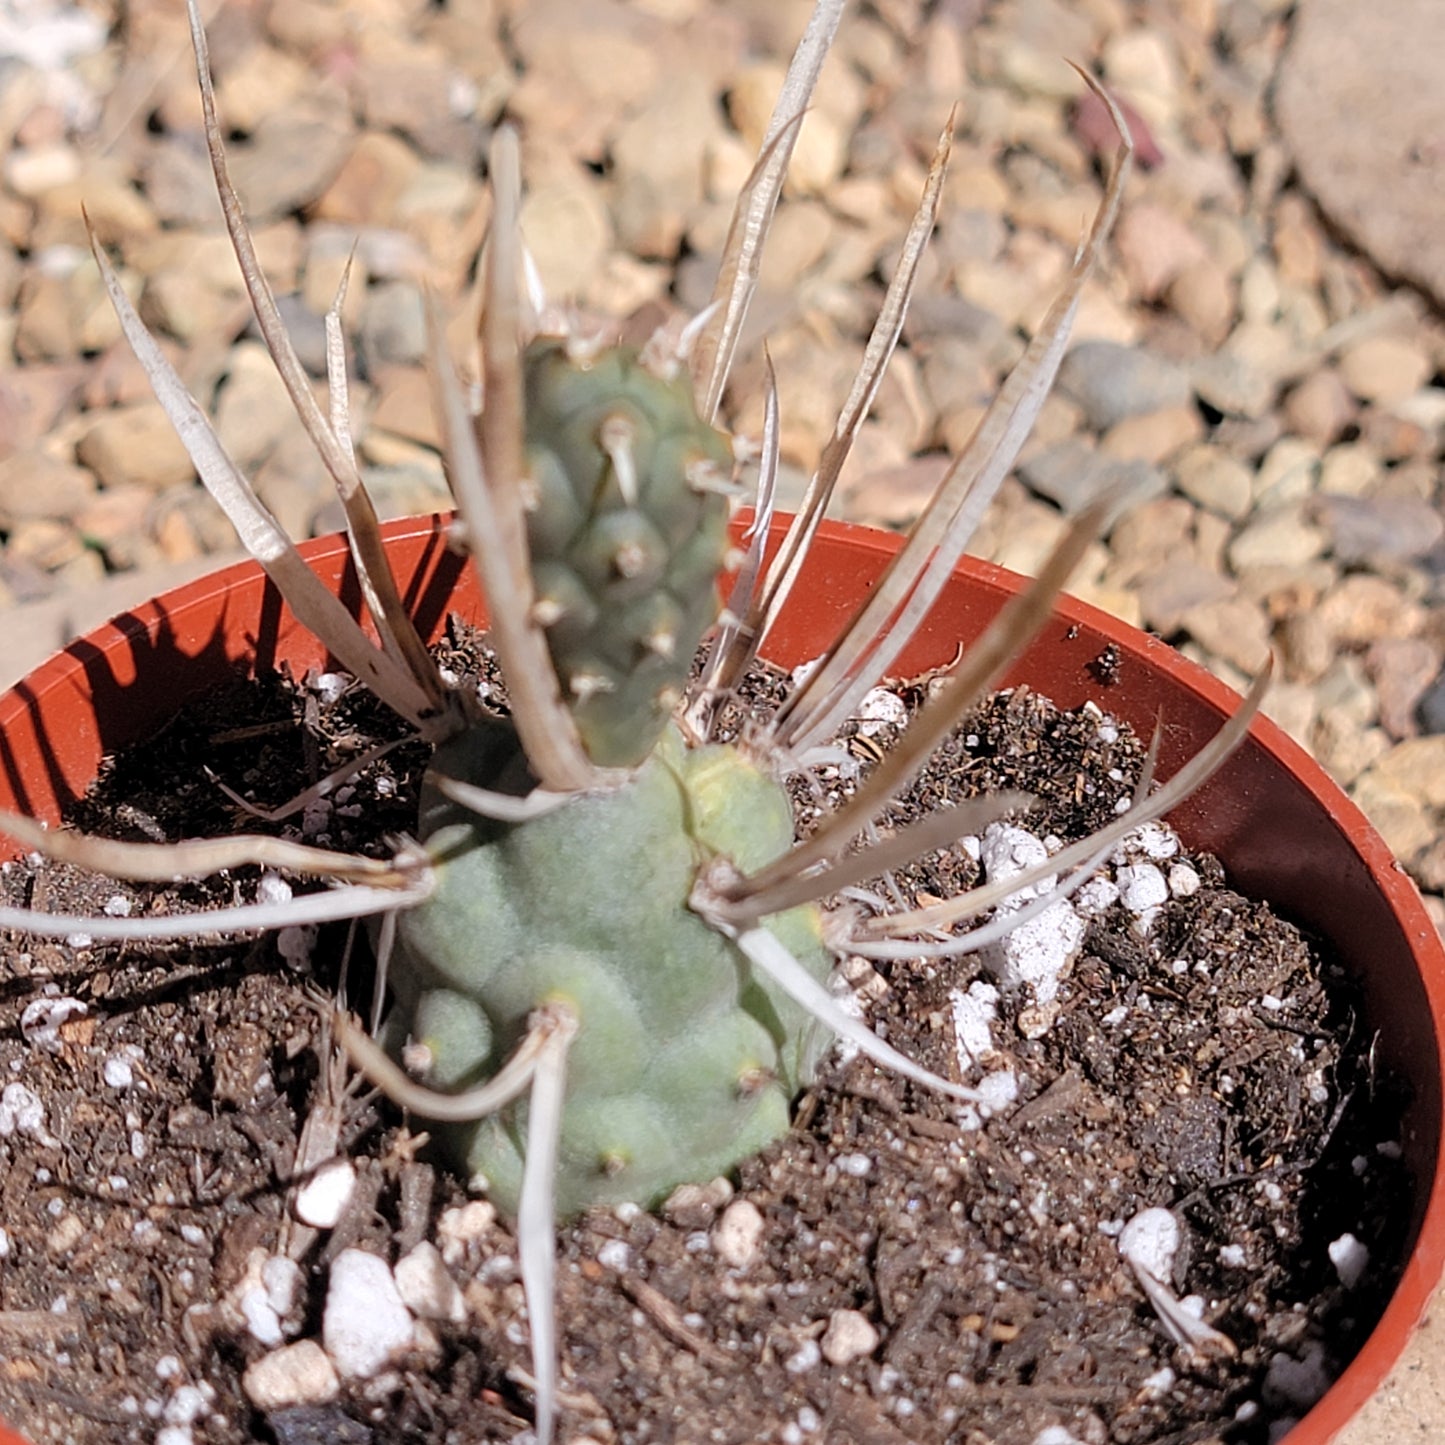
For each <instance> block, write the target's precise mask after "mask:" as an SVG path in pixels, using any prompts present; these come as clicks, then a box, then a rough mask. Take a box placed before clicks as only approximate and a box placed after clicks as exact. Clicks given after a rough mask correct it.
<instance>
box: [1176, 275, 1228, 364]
mask: <svg viewBox="0 0 1445 1445" xmlns="http://www.w3.org/2000/svg"><path fill="white" fill-rule="evenodd" d="M1165 299H1166V300H1167V301H1168V303H1169V307H1170V309H1171V310H1172V311H1173V312H1174V314H1175V315H1176V316H1178V317H1179V318H1180V319H1181V320H1182V321H1184V322H1186V323H1187V324H1188V325H1189V326H1191V327H1192V328H1193V329H1194V330H1195V331H1197V332H1198V333H1199V336H1200V339H1201V340H1202V341H1203V342H1204V344H1205V346H1206V347H1208V348H1210V349H1213V348H1214V347H1217V346H1218V345H1219V344H1220V343H1221V342H1222V341H1223V340H1224V338H1225V337H1226V336H1228V335H1229V332H1230V328H1231V327H1232V326H1233V325H1234V321H1235V317H1236V316H1237V315H1238V313H1239V296H1238V291H1237V288H1236V287H1235V284H1234V280H1233V278H1232V277H1231V276H1230V274H1229V272H1228V271H1227V270H1226V269H1225V268H1224V267H1223V266H1222V265H1220V264H1219V262H1218V261H1216V260H1215V259H1214V258H1213V257H1206V258H1205V259H1204V260H1202V261H1196V262H1195V263H1194V264H1193V265H1190V266H1186V267H1185V268H1184V269H1183V270H1182V271H1180V272H1179V274H1178V275H1177V276H1176V277H1175V278H1174V279H1173V281H1172V282H1170V285H1169V290H1168V292H1167V293H1166V295H1165Z"/></svg>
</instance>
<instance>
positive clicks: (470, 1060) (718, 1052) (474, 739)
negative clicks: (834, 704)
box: [388, 722, 829, 1215]
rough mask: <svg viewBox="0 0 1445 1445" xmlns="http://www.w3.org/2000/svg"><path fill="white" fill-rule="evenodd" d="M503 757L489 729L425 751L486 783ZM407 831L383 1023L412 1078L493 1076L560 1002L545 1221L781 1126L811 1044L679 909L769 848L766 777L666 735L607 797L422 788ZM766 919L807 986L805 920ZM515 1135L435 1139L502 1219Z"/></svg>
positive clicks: (508, 740)
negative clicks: (551, 1211)
mask: <svg viewBox="0 0 1445 1445" xmlns="http://www.w3.org/2000/svg"><path fill="white" fill-rule="evenodd" d="M515 749H516V741H515V737H514V735H513V734H512V733H511V731H510V729H509V728H508V727H507V726H506V725H505V724H502V723H495V722H493V723H487V724H483V725H482V726H481V727H479V728H476V729H474V730H473V731H471V732H469V733H467V734H465V735H463V736H461V737H458V738H456V739H454V740H453V741H452V742H450V743H447V744H445V745H444V746H443V747H442V748H441V749H440V750H439V752H438V754H437V758H436V762H435V764H434V766H435V767H436V768H438V769H440V770H441V771H443V772H444V773H446V774H447V775H449V776H451V777H456V778H462V779H464V780H465V781H467V782H470V783H474V784H476V785H477V786H480V787H486V788H492V789H495V788H497V785H498V782H499V781H502V780H504V779H505V777H506V775H507V774H508V771H509V770H510V769H512V768H514V766H515V758H516V752H515ZM511 781H512V785H513V786H515V784H516V780H515V777H513V778H512V780H511ZM422 830H423V841H424V843H425V846H426V848H427V850H428V852H429V853H430V854H431V855H432V857H433V858H434V859H435V860H436V862H435V873H436V889H435V891H434V893H433V895H432V896H431V898H430V899H428V900H427V902H426V903H425V904H423V905H422V906H421V907H419V908H415V909H411V910H408V911H407V912H406V913H403V914H402V915H400V917H399V920H398V930H397V947H398V949H399V951H400V953H401V955H402V957H401V958H400V959H399V960H398V965H397V966H394V967H393V969H392V979H393V983H394V986H395V988H396V992H397V1005H398V1008H397V1014H396V1015H395V1016H394V1017H393V1019H392V1021H391V1022H390V1025H389V1030H388V1031H389V1033H390V1035H391V1037H392V1038H393V1039H394V1040H395V1039H398V1038H400V1037H405V1036H409V1037H410V1038H411V1040H412V1041H413V1043H415V1044H421V1045H424V1046H425V1049H426V1055H425V1057H427V1058H429V1060H430V1067H429V1073H428V1076H427V1080H426V1082H428V1083H431V1084H434V1085H435V1086H438V1087H442V1088H447V1089H454V1088H464V1087H468V1086H471V1085H474V1084H476V1083H478V1082H480V1081H481V1080H483V1079H485V1078H486V1077H488V1076H489V1075H490V1074H492V1073H494V1072H495V1071H496V1070H497V1068H499V1067H500V1066H501V1064H502V1063H503V1061H504V1060H505V1059H506V1058H507V1056H508V1055H509V1054H510V1053H511V1051H512V1050H513V1048H515V1046H516V1045H517V1043H518V1041H519V1040H520V1039H521V1037H522V1036H523V1034H524V1033H525V1031H526V1028H527V1021H528V1018H529V1016H530V1015H532V1014H533V1012H534V1011H535V1010H536V1009H538V1008H539V1007H541V1006H542V1005H544V1004H547V1003H549V1002H554V1001H563V1002H566V1003H567V1004H568V1005H569V1007H570V1008H571V1009H572V1011H573V1012H574V1013H575V1014H576V1016H577V1018H578V1020H579V1028H578V1032H577V1037H576V1039H575V1040H574V1041H573V1043H572V1046H571V1050H570V1053H569V1056H568V1063H567V1099H566V1106H565V1109H564V1112H563V1119H562V1132H561V1143H560V1153H559V1165H558V1177H557V1181H556V1190H557V1208H558V1211H559V1213H560V1214H563V1215H569V1214H575V1213H576V1212H578V1211H579V1210H582V1209H585V1208H587V1207H589V1206H591V1205H595V1204H612V1203H618V1202H621V1201H624V1200H633V1201H639V1202H650V1201H654V1200H656V1199H658V1198H660V1197H662V1196H663V1195H665V1194H666V1193H667V1191H668V1190H669V1189H670V1188H672V1187H673V1186H674V1185H676V1184H678V1183H681V1182H684V1181H695V1180H699V1179H706V1178H709V1177H711V1176H712V1175H714V1174H716V1173H719V1172H725V1171H726V1170H728V1169H730V1168H732V1167H733V1166H734V1165H735V1164H737V1163H738V1162H740V1161H741V1160H742V1159H745V1158H746V1157H747V1156H748V1155H749V1154H751V1153H753V1152H755V1151H756V1150H757V1149H758V1148H760V1147H761V1146H762V1145H764V1144H766V1143H768V1142H769V1141H770V1140H772V1139H774V1138H777V1137H778V1136H780V1135H781V1134H782V1133H784V1132H785V1131H786V1129H787V1127H788V1104H789V1101H790V1099H791V1098H792V1096H793V1095H794V1093H796V1091H797V1090H798V1089H799V1088H800V1087H801V1086H802V1085H803V1084H805V1083H806V1082H807V1080H808V1079H809V1077H810V1076H811V1072H812V1069H813V1067H814V1066H815V1064H816V1062H817V1059H818V1057H819V1055H820V1053H821V1050H822V1048H823V1047H824V1046H825V1045H826V1043H827V1037H826V1032H825V1031H824V1030H822V1029H820V1028H818V1027H817V1026H816V1025H815V1024H814V1022H813V1020H812V1018H811V1017H810V1016H809V1015H807V1014H806V1013H805V1012H804V1011H803V1010H802V1009H801V1008H800V1007H799V1006H798V1005H797V1004H795V1003H794V1002H793V1001H792V1000H791V999H790V998H789V997H787V996H786V995H785V994H783V993H782V992H781V991H780V990H778V989H777V988H776V986H775V985H773V984H772V983H771V982H770V981H768V980H766V979H763V978H762V977H760V976H759V975H757V974H755V973H754V971H753V969H752V967H751V965H750V964H749V963H748V960H747V958H746V957H745V955H744V954H743V953H742V952H741V951H740V950H739V949H738V948H737V946H736V944H734V943H733V942H732V941H731V940H730V939H728V938H726V937H725V936H723V935H722V934H720V933H718V932H716V931H715V930H714V929H713V928H711V927H710V926H709V925H708V924H707V923H706V922H705V921H704V920H703V919H702V918H700V917H698V915H697V914H695V913H694V912H692V911H691V910H690V909H689V907H688V899H689V896H690V894H691V891H692V888H693V883H694V879H695V878H696V875H697V871H698V868H699V867H700V866H701V865H702V864H703V863H705V862H706V861H708V860H709V859H710V858H712V857H715V856H718V855H723V856H726V857H727V858H729V859H730V860H731V861H733V862H734V863H735V864H737V865H738V866H740V867H755V866H760V865H761V864H762V863H765V862H768V861H770V860H771V859H773V858H775V857H777V856H778V855H779V854H780V853H782V852H783V851H784V850H785V849H787V848H788V847H790V846H791V844H792V841H793V824H792V816H791V810H790V808H789V804H788V799H787V796H786V794H785V793H784V792H783V791H782V789H781V788H780V787H779V786H778V785H777V784H776V783H774V782H772V781H771V780H770V779H768V778H767V777H765V776H764V775H763V774H762V773H760V772H758V771H757V770H756V769H755V768H754V767H753V766H752V765H751V764H750V763H748V762H747V761H746V760H745V759H744V758H743V757H742V756H741V755H740V754H739V753H737V752H736V751H735V750H733V749H729V748H723V747H705V748H700V749H696V750H694V751H691V752H689V751H687V750H685V749H684V747H683V744H682V739H681V737H680V735H679V734H678V733H677V732H676V730H675V729H668V730H667V731H666V732H665V733H664V734H663V737H662V739H661V741H660V743H659V745H658V747H657V748H656V750H655V752H654V753H653V755H652V756H651V757H650V758H649V759H648V760H647V761H646V762H645V763H644V764H643V765H642V766H641V768H639V770H638V772H637V774H636V776H635V777H633V778H632V779H630V780H629V781H628V782H627V783H626V784H625V785H623V786H621V787H619V788H617V789H615V790H612V791H609V792H606V793H599V794H592V795H585V796H580V797H578V798H575V799H574V800H573V801H571V802H570V803H569V804H568V805H567V806H566V807H563V808H561V809H558V810H557V811H555V812H551V813H548V814H546V815H545V816H544V817H540V818H534V819H531V820H529V821H527V822H525V823H517V824H505V823H498V822H496V821H494V820H491V819H486V818H481V817H478V816H476V815H475V814H472V813H469V812H467V811H466V810H464V809H462V808H460V807H458V806H457V805H455V804H453V803H451V802H449V801H447V800H446V799H445V798H443V797H441V796H440V794H439V793H437V792H436V791H435V790H428V793H427V795H426V796H425V798H424V801H423V810H422ZM768 926H769V927H771V928H772V929H773V931H774V932H775V934H776V936H777V937H778V938H779V939H780V940H781V941H782V942H783V943H784V944H785V945H786V946H787V947H788V948H789V949H790V950H791V951H792V952H793V954H794V955H795V956H796V957H797V958H799V959H800V960H801V961H802V962H803V963H804V966H805V967H807V969H808V970H809V972H810V973H811V974H812V975H813V976H814V977H815V978H818V979H819V980H822V979H823V978H824V977H826V974H827V972H828V967H829V960H828V955H827V953H826V951H825V949H824V947H823V943H822V937H821V918H820V915H819V913H818V911H817V909H816V908H814V907H812V906H808V907H804V908H797V909H793V910H791V911H790V912H787V913H784V914H779V915H777V916H776V917H774V918H772V919H770V920H768ZM526 1124H527V1106H526V1104H525V1103H524V1102H520V1101H519V1102H518V1103H517V1104H516V1105H514V1106H513V1107H512V1108H511V1109H510V1110H508V1111H506V1112H504V1113H503V1114H502V1115H501V1116H499V1117H496V1118H491V1119H485V1120H482V1121H481V1122H480V1123H476V1124H469V1125H464V1126H456V1127H454V1128H452V1129H450V1130H449V1131H447V1132H448V1134H449V1137H450V1143H451V1145H452V1147H453V1150H454V1152H455V1153H456V1154H457V1155H458V1157H459V1158H460V1159H461V1160H462V1161H463V1162H464V1163H465V1165H466V1167H467V1168H468V1169H469V1170H471V1171H472V1172H474V1173H476V1172H480V1173H482V1174H484V1175H486V1176H487V1179H488V1181H489V1184H490V1187H491V1193H492V1197H493V1198H494V1199H495V1200H496V1202H497V1203H498V1204H499V1205H500V1206H501V1207H502V1208H504V1209H506V1210H514V1209H515V1208H516V1203H517V1196H518V1191H519V1189H520V1187H521V1176H522V1152H523V1141H524V1139H525V1137H526Z"/></svg>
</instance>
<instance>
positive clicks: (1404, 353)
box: [1340, 336, 1434, 406]
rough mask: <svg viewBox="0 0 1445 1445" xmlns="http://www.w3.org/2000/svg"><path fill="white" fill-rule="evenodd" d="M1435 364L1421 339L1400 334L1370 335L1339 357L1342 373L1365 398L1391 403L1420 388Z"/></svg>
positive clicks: (1385, 403) (1355, 391) (1351, 387)
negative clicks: (1415, 339)
mask: <svg viewBox="0 0 1445 1445" xmlns="http://www.w3.org/2000/svg"><path fill="white" fill-rule="evenodd" d="M1433 369H1434V368H1433V367H1432V365H1431V363H1430V357H1429V354H1428V353H1427V352H1426V351H1425V349H1424V347H1423V346H1421V345H1420V344H1419V343H1417V342H1415V341H1412V340H1409V339H1408V338H1405V337H1401V336H1367V337H1365V339H1364V340H1363V341H1357V342H1356V343H1355V344H1354V345H1353V346H1352V347H1350V348H1349V350H1348V351H1346V352H1345V353H1344V354H1343V355H1342V356H1341V357H1340V376H1341V378H1342V380H1343V381H1344V383H1345V385H1346V386H1348V387H1349V389H1350V390H1351V391H1352V392H1354V394H1355V395H1356V396H1358V397H1359V398H1360V399H1361V400H1362V401H1373V402H1379V403H1381V404H1383V405H1386V406H1388V405H1389V403H1390V402H1392V401H1401V400H1403V399H1404V398H1405V397H1407V396H1409V395H1410V393H1411V392H1413V391H1417V390H1419V388H1420V387H1422V386H1424V385H1425V383H1426V382H1427V381H1428V380H1429V379H1430V373H1431V371H1432V370H1433Z"/></svg>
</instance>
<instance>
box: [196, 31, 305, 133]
mask: <svg viewBox="0 0 1445 1445" xmlns="http://www.w3.org/2000/svg"><path fill="white" fill-rule="evenodd" d="M316 84H317V77H316V74H315V72H314V71H313V70H312V69H311V67H310V66H308V65H307V64H306V63H305V62H304V61H303V60H301V59H300V58H299V57H298V56H296V55H295V54H292V53H291V52H290V51H287V50H283V49H280V48H279V47H277V46H271V45H252V46H249V47H248V48H247V49H246V50H245V51H243V52H242V54H241V55H239V56H237V57H234V58H233V59H232V62H231V63H230V64H228V65H227V66H226V69H225V72H224V74H222V75H221V76H219V77H218V78H217V80H216V107H217V109H218V110H219V111H220V113H221V115H222V116H224V117H225V123H226V125H227V126H228V127H230V128H233V129H235V130H240V131H246V132H250V131H253V130H255V129H256V127H257V126H258V125H259V124H260V123H261V122H262V120H264V119H265V118H266V117H267V116H268V115H273V114H275V113H276V112H278V111H280V110H282V109H284V108H285V107H286V106H287V105H289V104H290V103H291V102H292V101H293V100H295V99H296V97H297V96H299V95H300V94H301V93H302V92H303V91H305V90H311V89H315V87H316Z"/></svg>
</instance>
